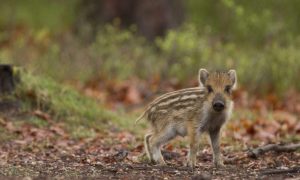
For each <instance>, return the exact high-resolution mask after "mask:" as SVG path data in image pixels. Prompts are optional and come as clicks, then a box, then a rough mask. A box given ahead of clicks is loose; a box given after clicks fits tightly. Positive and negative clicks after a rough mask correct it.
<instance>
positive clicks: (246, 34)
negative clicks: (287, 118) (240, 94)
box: [0, 0, 300, 94]
mask: <svg viewBox="0 0 300 180" xmlns="http://www.w3.org/2000/svg"><path fill="white" fill-rule="evenodd" d="M1 2H2V3H1V4H2V5H1V6H0V61H1V63H12V64H15V65H20V66H24V67H26V68H27V69H30V70H31V71H34V72H35V73H37V74H41V75H45V76H50V77H52V78H54V79H56V80H57V81H61V82H69V83H74V82H76V83H78V82H79V83H82V84H85V83H87V82H89V81H91V80H92V79H101V80H109V81H116V82H118V81H123V80H126V79H131V78H138V79H141V80H147V81H150V80H153V79H159V81H169V80H170V79H172V80H176V82H178V83H179V84H181V85H182V86H186V85H188V83H189V82H190V80H191V79H192V80H196V78H197V72H198V69H199V68H201V67H205V68H208V69H211V70H215V69H220V70H226V69H229V68H235V69H236V70H237V72H238V77H239V83H240V85H241V87H243V88H244V89H248V90H249V91H250V92H255V93H269V92H276V93H277V94H282V93H284V92H286V91H287V90H291V89H296V90H300V83H298V81H297V80H298V78H299V77H300V51H299V47H300V36H299V35H300V28H299V27H300V11H299V9H300V1H298V0H289V1H282V0H264V1H260V0H253V1H247V0H211V1H206V0H187V1H183V0H182V1H180V0H174V1H170V0H159V1H157V2H155V3H152V4H151V2H150V3H149V2H147V1H144V0H141V1H137V0H126V1H125V0H124V1H122V2H119V1H116V0H102V1H95V0H88V1H84V0H83V1H80V0H65V1H58V0H23V1H21V0H1ZM158 7H159V8H158Z"/></svg>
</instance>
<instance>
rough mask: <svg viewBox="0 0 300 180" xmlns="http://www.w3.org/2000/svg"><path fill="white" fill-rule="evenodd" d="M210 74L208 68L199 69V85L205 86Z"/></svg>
mask: <svg viewBox="0 0 300 180" xmlns="http://www.w3.org/2000/svg"><path fill="white" fill-rule="evenodd" d="M208 76H209V72H208V71H207V70H206V69H200V70H199V79H198V81H199V85H200V87H204V86H205V84H206V80H207V78H208Z"/></svg>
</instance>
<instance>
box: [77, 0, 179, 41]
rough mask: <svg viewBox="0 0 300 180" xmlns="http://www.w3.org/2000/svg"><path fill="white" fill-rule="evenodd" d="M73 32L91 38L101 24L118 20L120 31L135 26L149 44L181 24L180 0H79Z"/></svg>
mask: <svg viewBox="0 0 300 180" xmlns="http://www.w3.org/2000/svg"><path fill="white" fill-rule="evenodd" d="M77 11H78V13H77V14H78V15H77V21H76V24H75V30H76V32H77V33H80V34H83V35H86V34H90V35H91V36H92V38H93V37H94V36H95V34H96V32H97V30H98V29H99V28H100V27H101V25H103V24H104V23H110V22H112V21H113V20H115V19H119V20H120V25H121V27H129V26H130V25H133V24H135V25H136V26H137V29H138V32H139V33H141V34H142V35H143V36H145V37H146V38H147V39H148V40H154V38H155V37H156V36H163V35H164V34H165V32H166V31H167V30H168V29H171V28H176V27H178V26H179V25H180V24H181V23H182V22H183V20H184V6H183V0H155V1H151V0H100V1H99V0H81V1H80V3H79V6H78V10H77Z"/></svg>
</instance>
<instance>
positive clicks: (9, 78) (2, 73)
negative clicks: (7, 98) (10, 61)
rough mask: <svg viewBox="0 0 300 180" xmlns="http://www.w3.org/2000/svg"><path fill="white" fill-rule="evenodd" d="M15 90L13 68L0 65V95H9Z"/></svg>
mask: <svg viewBox="0 0 300 180" xmlns="http://www.w3.org/2000/svg"><path fill="white" fill-rule="evenodd" d="M14 89H15V80H14V73H13V67H12V66H11V65H5V64H0V95H6V94H11V93H12V92H13V91H14Z"/></svg>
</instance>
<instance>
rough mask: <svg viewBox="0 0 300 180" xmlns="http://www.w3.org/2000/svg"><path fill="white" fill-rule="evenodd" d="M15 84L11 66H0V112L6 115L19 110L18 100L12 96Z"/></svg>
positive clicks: (15, 79) (15, 80)
mask: <svg viewBox="0 0 300 180" xmlns="http://www.w3.org/2000/svg"><path fill="white" fill-rule="evenodd" d="M16 83H17V78H16V77H15V76H14V71H13V66H12V65H8V64H0V112H3V113H7V112H11V111H12V110H14V111H15V110H17V109H18V108H19V102H18V100H17V99H15V98H14V97H13V96H12V94H13V92H14V90H15V88H16Z"/></svg>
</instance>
